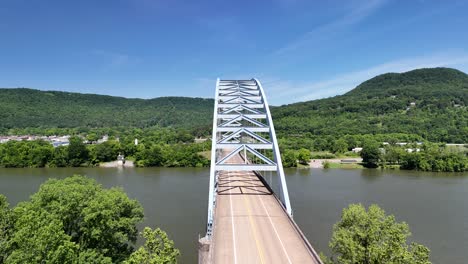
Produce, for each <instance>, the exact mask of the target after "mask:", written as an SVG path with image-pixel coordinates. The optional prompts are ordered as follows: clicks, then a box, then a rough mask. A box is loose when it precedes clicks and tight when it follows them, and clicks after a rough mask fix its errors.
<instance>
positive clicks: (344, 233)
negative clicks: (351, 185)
mask: <svg viewBox="0 0 468 264" xmlns="http://www.w3.org/2000/svg"><path fill="white" fill-rule="evenodd" d="M410 235H411V233H410V231H409V227H408V225H407V224H406V223H405V222H401V223H398V222H396V221H395V217H394V216H393V215H385V212H384V210H382V209H381V208H380V207H379V206H377V205H371V206H370V207H369V209H368V210H367V211H366V208H365V207H364V206H362V205H361V204H351V205H350V206H349V207H348V208H345V209H343V214H342V216H341V220H340V221H339V222H338V223H336V224H335V225H334V227H333V235H332V238H331V241H330V248H331V251H332V253H333V256H332V257H331V259H330V260H326V263H336V264H361V263H362V264H386V263H389V264H390V263H401V264H430V262H429V249H428V248H427V247H425V246H423V245H419V244H416V243H411V245H408V244H407V238H408V237H409V236H410Z"/></svg>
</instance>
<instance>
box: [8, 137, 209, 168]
mask: <svg viewBox="0 0 468 264" xmlns="http://www.w3.org/2000/svg"><path fill="white" fill-rule="evenodd" d="M93 133H94V134H95V135H96V133H97V134H99V135H98V137H99V136H101V135H100V133H99V132H93ZM112 133H113V134H114V135H116V136H118V138H119V140H118V141H117V137H116V136H112V137H111V139H110V140H109V141H106V142H104V143H101V144H94V145H88V144H84V143H83V141H84V138H81V137H77V136H74V137H71V138H70V145H69V146H59V147H56V148H54V147H53V146H52V145H51V144H50V143H48V142H45V141H42V140H34V141H9V142H7V143H4V144H0V167H8V168H22V167H32V168H37V167H45V166H49V167H67V166H72V167H77V166H94V165H98V164H99V163H101V162H108V161H114V160H116V159H117V155H118V154H119V153H120V154H124V155H125V156H127V158H130V159H135V162H136V165H137V166H147V167H150V166H166V167H203V166H208V165H209V161H208V159H206V158H205V157H203V156H202V155H200V154H199V153H200V152H203V151H205V150H209V148H210V142H209V141H207V142H202V143H194V142H193V136H192V135H190V134H189V133H188V132H187V131H184V130H175V129H170V128H160V129H134V130H130V129H129V130H125V131H122V132H119V131H112ZM88 136H89V135H88ZM135 137H138V139H139V144H138V145H135V143H134V140H135Z"/></svg>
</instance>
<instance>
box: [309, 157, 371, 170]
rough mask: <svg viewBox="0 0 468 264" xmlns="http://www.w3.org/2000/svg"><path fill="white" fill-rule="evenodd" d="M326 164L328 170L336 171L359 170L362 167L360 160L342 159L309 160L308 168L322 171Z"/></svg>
mask: <svg viewBox="0 0 468 264" xmlns="http://www.w3.org/2000/svg"><path fill="white" fill-rule="evenodd" d="M326 163H328V168H333V169H335V168H337V169H361V168H363V166H362V165H361V163H362V158H343V159H311V160H310V161H309V167H310V168H314V169H323V168H324V165H325V164H326Z"/></svg>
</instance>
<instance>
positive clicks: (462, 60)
mask: <svg viewBox="0 0 468 264" xmlns="http://www.w3.org/2000/svg"><path fill="white" fill-rule="evenodd" d="M432 67H455V68H459V69H461V70H465V71H466V70H467V69H468V53H466V52H461V53H460V52H459V53H450V54H448V53H438V54H433V55H431V56H422V57H413V58H405V59H399V60H394V61H390V62H387V63H383V64H380V65H375V66H372V67H370V68H367V69H362V70H358V71H353V72H349V73H344V74H341V75H337V76H334V77H332V78H330V79H325V80H319V81H315V82H314V81H312V82H303V83H297V82H292V81H285V80H270V81H269V82H270V83H269V85H265V86H266V87H268V90H269V92H268V93H269V95H270V97H271V99H272V100H271V101H272V103H274V104H284V103H292V102H298V101H307V100H314V99H319V98H325V97H330V96H335V95H339V94H343V93H345V92H348V91H350V90H351V89H353V88H354V87H356V86H357V85H359V84H360V83H362V82H363V81H366V80H368V79H370V78H372V77H375V76H376V75H379V74H383V73H388V72H406V71H410V70H413V69H418V68H432Z"/></svg>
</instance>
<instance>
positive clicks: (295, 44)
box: [273, 0, 387, 55]
mask: <svg viewBox="0 0 468 264" xmlns="http://www.w3.org/2000/svg"><path fill="white" fill-rule="evenodd" d="M386 1H387V0H371V1H363V2H361V4H360V5H358V6H357V7H355V8H353V9H352V10H351V11H349V12H348V13H347V14H346V15H345V16H343V17H341V18H338V19H336V20H334V21H332V22H330V23H327V24H324V25H321V26H318V27H316V28H314V29H312V30H310V31H309V32H307V33H305V34H303V35H302V36H301V37H300V38H298V39H296V40H295V41H292V42H290V43H289V44H288V45H286V46H285V47H282V48H280V49H278V50H276V51H275V52H274V53H273V55H283V54H287V53H289V52H293V51H295V50H297V49H299V48H301V47H304V46H306V45H310V44H311V43H314V42H317V43H318V42H321V41H323V40H325V39H328V38H330V37H332V36H334V35H336V34H337V33H339V32H340V31H342V30H345V29H347V28H348V27H350V26H352V25H355V24H357V23H359V22H361V21H362V20H364V19H365V18H367V17H368V16H370V15H371V14H373V13H374V12H375V11H376V10H378V9H379V8H380V7H381V6H383V5H384V4H385V3H386Z"/></svg>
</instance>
